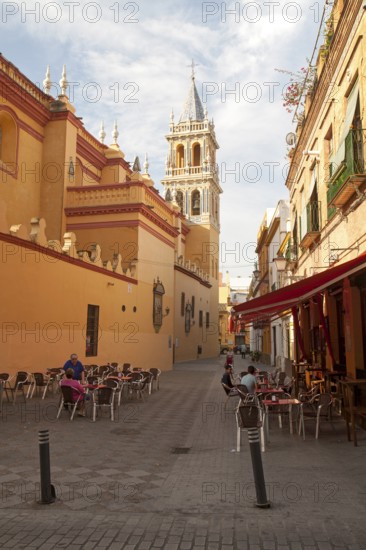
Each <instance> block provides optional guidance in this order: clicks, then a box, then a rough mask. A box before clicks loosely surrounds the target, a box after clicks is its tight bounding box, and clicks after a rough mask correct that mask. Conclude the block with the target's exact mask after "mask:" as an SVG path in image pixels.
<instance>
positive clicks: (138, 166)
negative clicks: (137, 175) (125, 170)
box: [132, 155, 141, 172]
mask: <svg viewBox="0 0 366 550" xmlns="http://www.w3.org/2000/svg"><path fill="white" fill-rule="evenodd" d="M132 171H133V172H141V164H140V159H139V157H138V156H137V155H136V157H135V160H134V162H133V167H132Z"/></svg>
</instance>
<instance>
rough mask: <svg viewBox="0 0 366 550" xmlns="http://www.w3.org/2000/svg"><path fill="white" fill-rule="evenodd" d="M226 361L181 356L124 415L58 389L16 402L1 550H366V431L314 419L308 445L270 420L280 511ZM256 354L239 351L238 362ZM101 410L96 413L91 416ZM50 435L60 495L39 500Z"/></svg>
mask: <svg viewBox="0 0 366 550" xmlns="http://www.w3.org/2000/svg"><path fill="white" fill-rule="evenodd" d="M223 363H224V358H223V357H221V358H216V359H213V360H199V361H195V362H192V363H181V364H179V365H176V366H175V367H174V369H173V371H171V372H163V373H162V375H161V378H160V390H159V391H154V392H153V393H152V394H151V395H150V396H146V397H145V400H144V401H141V400H137V399H136V400H126V399H125V400H124V401H123V402H122V404H121V407H120V408H119V409H118V411H117V417H116V421H115V422H114V423H112V422H111V421H110V419H109V418H108V416H107V413H106V412H105V413H104V414H103V415H102V416H99V417H98V418H97V421H96V422H95V423H93V422H91V420H90V416H89V417H87V418H80V417H75V419H74V421H73V422H70V421H69V418H68V414H67V412H66V411H65V412H63V413H62V415H61V418H60V419H59V420H58V421H57V420H56V419H55V417H56V411H57V402H58V396H57V395H56V396H52V395H49V396H48V397H47V398H46V399H45V400H44V401H42V400H41V399H40V398H33V399H31V400H28V401H27V402H26V403H25V404H24V403H21V402H20V400H19V403H18V404H17V405H15V406H13V405H10V404H7V403H4V407H3V411H2V414H1V419H0V420H1V423H0V429H1V434H2V443H1V446H0V495H1V498H0V548H1V549H2V548H15V549H18V548H29V549H42V550H48V549H52V548H68V549H71V550H74V549H75V550H76V549H96V550H97V549H112V550H117V549H125V550H150V549H151V550H152V549H166V550H246V549H248V550H249V549H250V550H341V549H349V550H366V522H365V521H364V520H363V518H364V517H365V496H366V481H365V479H366V478H365V474H364V469H365V455H366V433H365V432H364V431H362V430H360V431H359V447H357V448H355V447H354V446H353V444H352V443H350V442H348V441H347V436H346V429H345V423H344V420H343V419H342V418H340V417H337V416H336V417H335V421H334V426H333V427H332V426H331V425H328V423H322V424H321V433H320V437H319V439H318V440H317V441H316V440H315V439H314V432H315V425H314V423H313V422H312V421H310V422H309V423H307V425H306V440H305V441H303V440H302V438H300V437H299V436H298V435H297V434H295V435H292V436H291V435H290V434H289V430H288V426H287V425H284V427H283V428H282V430H280V429H279V428H278V426H276V425H275V423H273V425H271V442H270V444H269V445H268V447H267V449H266V452H265V453H262V461H263V468H264V475H265V480H266V490H267V496H268V498H269V500H270V501H271V507H270V508H268V509H261V508H258V507H256V506H255V502H256V496H255V488H254V483H253V471H252V464H251V458H250V451H249V445H248V441H247V434H246V432H242V443H241V449H240V453H238V452H236V451H235V447H236V428H235V422H234V416H233V412H232V411H233V407H234V405H235V399H230V401H229V403H228V405H227V407H226V408H225V407H224V405H225V400H226V397H225V394H224V392H223V390H222V387H221V384H220V378H221V375H222V371H223V368H222V366H223ZM248 364H249V361H248V360H243V359H241V357H240V356H236V357H235V368H236V370H237V371H240V370H245V369H246V367H247V366H248ZM89 415H90V413H89ZM44 428H48V429H49V431H50V455H51V476H52V483H53V485H54V486H55V489H56V495H57V500H56V502H55V503H53V504H50V505H42V504H38V500H39V477H40V476H39V457H38V430H40V429H44Z"/></svg>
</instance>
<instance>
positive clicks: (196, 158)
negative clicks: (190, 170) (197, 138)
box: [192, 143, 201, 166]
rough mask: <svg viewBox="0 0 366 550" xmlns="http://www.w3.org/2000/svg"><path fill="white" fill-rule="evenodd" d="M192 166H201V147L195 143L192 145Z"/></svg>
mask: <svg viewBox="0 0 366 550" xmlns="http://www.w3.org/2000/svg"><path fill="white" fill-rule="evenodd" d="M192 161H193V162H192V165H193V166H201V145H200V144H199V143H194V144H193V145H192Z"/></svg>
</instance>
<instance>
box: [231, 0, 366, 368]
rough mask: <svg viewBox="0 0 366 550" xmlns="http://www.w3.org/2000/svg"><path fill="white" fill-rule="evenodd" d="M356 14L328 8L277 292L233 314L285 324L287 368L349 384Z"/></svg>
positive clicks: (360, 359) (363, 288)
mask: <svg viewBox="0 0 366 550" xmlns="http://www.w3.org/2000/svg"><path fill="white" fill-rule="evenodd" d="M364 13H365V10H364V7H363V2H362V1H361V0H355V1H354V2H351V1H346V0H337V1H336V2H334V5H333V7H332V11H331V13H330V15H329V18H328V20H327V22H326V26H325V29H326V40H325V42H324V44H323V45H322V46H321V47H320V49H319V55H318V59H317V64H316V70H314V71H313V80H312V82H311V85H310V86H307V87H306V89H307V90H308V94H307V96H306V102H305V109H304V112H303V113H301V116H299V122H298V125H297V129H296V134H294V136H293V137H294V139H293V146H292V149H291V150H290V152H289V153H290V169H289V173H288V177H287V181H286V185H287V188H288V190H289V200H290V227H289V232H288V234H287V235H286V236H285V238H284V239H283V241H282V243H280V248H279V258H280V259H282V260H285V262H284V264H283V266H282V268H281V273H280V281H281V288H279V289H278V290H274V291H273V292H271V293H269V294H268V295H267V296H262V297H259V298H257V299H254V300H253V301H252V303H251V304H249V303H247V304H241V305H240V306H239V307H238V308H236V309H237V313H238V314H239V313H240V314H242V315H245V317H246V319H247V320H248V321H251V320H253V319H254V318H260V317H261V316H263V318H265V317H267V318H268V317H271V318H273V317H275V316H277V315H284V314H287V315H291V316H292V321H293V331H294V335H293V336H294V337H293V341H294V345H293V351H292V354H293V357H294V359H295V360H297V361H300V360H304V361H307V362H309V363H310V364H312V365H315V366H318V367H319V368H328V369H329V370H337V369H338V370H343V371H344V372H345V373H347V374H348V376H350V377H352V378H356V377H364V376H365V373H366V347H365V346H366V230H365V223H364V219H365V216H366V201H365V198H366V175H365V141H366V140H365V133H364V132H365V131H364V129H363V128H364V127H365V121H364V117H365V105H366V88H365V82H364V78H363V74H364V66H363V65H364V59H365V43H364V39H363V37H364V33H365V30H366V20H365V16H364ZM304 88H305V87H304Z"/></svg>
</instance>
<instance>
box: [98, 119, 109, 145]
mask: <svg viewBox="0 0 366 550" xmlns="http://www.w3.org/2000/svg"><path fill="white" fill-rule="evenodd" d="M106 135H107V134H106V133H105V130H104V122H103V120H102V122H101V123H100V130H99V140H100V142H101V143H104V140H105V137H106Z"/></svg>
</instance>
